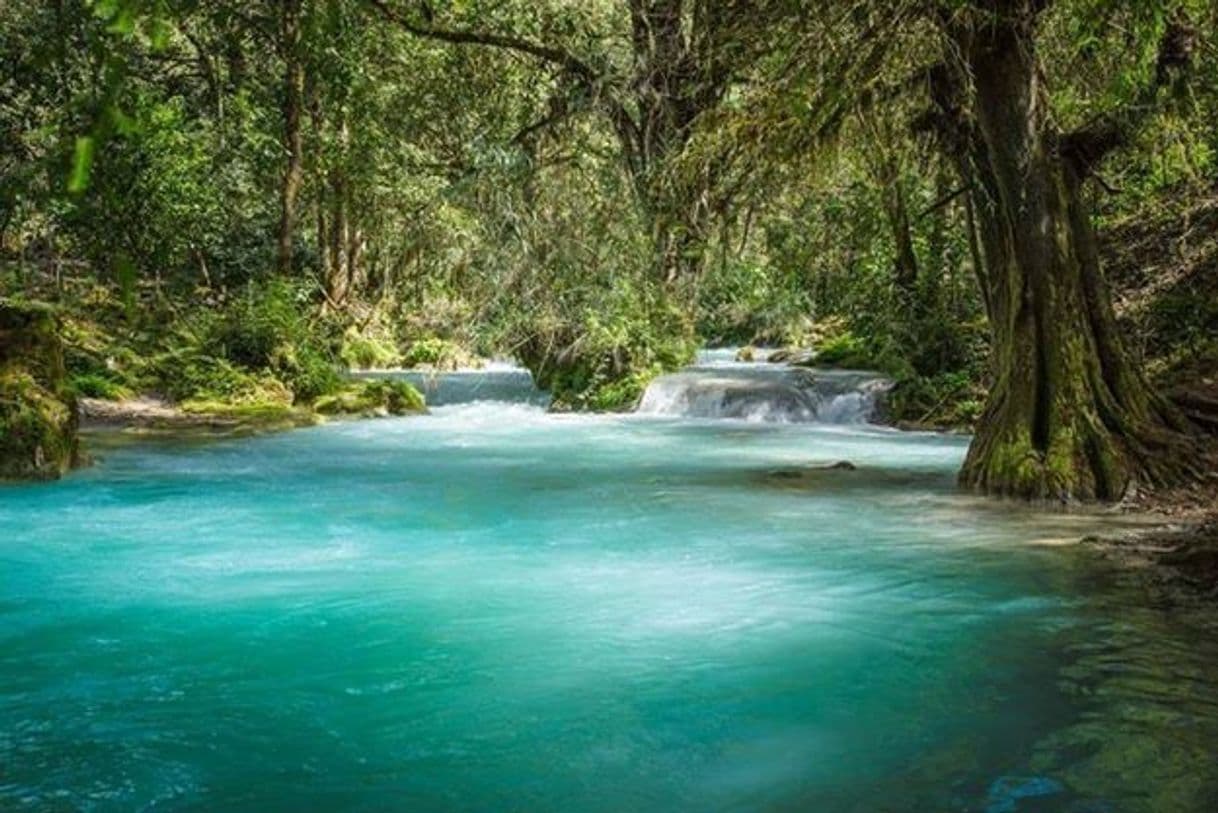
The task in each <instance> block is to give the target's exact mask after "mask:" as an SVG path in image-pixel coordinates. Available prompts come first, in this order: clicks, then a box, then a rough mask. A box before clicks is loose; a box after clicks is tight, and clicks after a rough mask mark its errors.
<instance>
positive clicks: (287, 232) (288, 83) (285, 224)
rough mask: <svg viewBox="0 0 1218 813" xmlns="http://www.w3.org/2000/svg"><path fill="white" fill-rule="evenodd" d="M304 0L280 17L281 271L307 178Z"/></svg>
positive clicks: (288, 2) (294, 0)
mask: <svg viewBox="0 0 1218 813" xmlns="http://www.w3.org/2000/svg"><path fill="white" fill-rule="evenodd" d="M301 16H302V14H301V0H283V8H282V15H281V17H280V37H281V39H280V47H281V48H282V49H283V60H284V87H283V144H284V149H285V151H286V152H287V165H286V166H285V167H284V171H283V181H282V183H281V184H280V188H279V233H278V241H277V243H278V245H277V252H276V255H277V258H276V267H277V268H278V270H279V273H280V274H285V275H286V274H288V273H290V272H291V270H292V254H293V246H292V236H293V233H294V232H295V230H296V199H297V198H298V197H299V195H300V187H301V183H302V181H303V180H304V143H303V136H302V132H301V113H302V108H303V107H304V92H305V69H304V62H303V60H302V58H301V52H300V39H301V25H302V20H301Z"/></svg>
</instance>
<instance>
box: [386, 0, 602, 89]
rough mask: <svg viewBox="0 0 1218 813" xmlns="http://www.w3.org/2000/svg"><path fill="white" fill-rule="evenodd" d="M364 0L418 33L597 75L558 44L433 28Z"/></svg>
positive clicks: (586, 75) (590, 77) (583, 76)
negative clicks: (498, 50) (485, 47)
mask: <svg viewBox="0 0 1218 813" xmlns="http://www.w3.org/2000/svg"><path fill="white" fill-rule="evenodd" d="M366 2H367V3H368V5H370V6H372V7H373V8H374V9H376V10H377V12H378V13H379V14H380V15H381V16H382V17H384V18H385V19H386V20H388V21H390V22H392V23H394V24H395V25H397V26H398V27H399V28H401V29H402V30H404V31H407V32H409V33H411V34H414V35H415V36H418V37H425V38H427V39H434V40H440V41H442V42H450V43H453V44H456V45H485V46H488V47H491V48H500V49H503V50H506V51H515V52H517V53H521V54H527V55H529V56H532V57H534V58H536V59H540V60H542V61H543V62H549V63H550V64H552V65H557V66H558V67H561V68H563V69H564V70H567V71H570V72H571V73H573V74H575V75H576V76H578V77H580V78H581V79H584V80H585V81H588V82H594V81H596V79H597V78H598V75H597V72H596V71H594V70H593V69H592V67H591V66H590V65H588V64H587V63H586V62H584V61H583V60H581V59H580V58H579V57H577V56H575V55H574V54H572V53H570V52H568V51H565V50H563V49H561V48H555V47H554V46H551V45H545V44H543V43H540V42H534V41H533V40H530V39H526V38H524V37H517V36H513V35H510V34H497V33H494V32H491V31H468V30H452V29H445V28H436V27H434V26H432V25H431V24H426V25H421V24H419V23H417V22H415V21H413V20H411V19H410V18H409V17H407V16H406V15H404V14H402V13H400V12H398V11H397V10H395V9H394V8H392V7H391V6H390V5H389V4H388V3H386V2H384V0H366Z"/></svg>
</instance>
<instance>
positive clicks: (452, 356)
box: [402, 336, 462, 368]
mask: <svg viewBox="0 0 1218 813" xmlns="http://www.w3.org/2000/svg"><path fill="white" fill-rule="evenodd" d="M461 355H462V354H461V350H460V348H459V347H457V345H456V344H454V343H453V342H450V341H448V340H447V339H441V338H438V337H435V336H432V337H429V338H425V339H416V340H415V341H413V342H411V343H410V346H409V347H407V348H406V352H405V353H404V354H403V356H402V366H403V367H420V366H426V367H436V368H452V367H455V366H457V364H458V362H459V359H460V357H461Z"/></svg>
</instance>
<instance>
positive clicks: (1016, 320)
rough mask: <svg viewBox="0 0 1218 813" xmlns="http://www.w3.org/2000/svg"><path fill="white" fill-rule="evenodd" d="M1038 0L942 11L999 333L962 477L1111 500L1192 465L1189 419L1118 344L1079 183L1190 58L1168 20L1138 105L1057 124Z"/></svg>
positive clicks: (951, 139) (957, 129) (943, 95)
mask: <svg viewBox="0 0 1218 813" xmlns="http://www.w3.org/2000/svg"><path fill="white" fill-rule="evenodd" d="M1051 5H1052V3H1051V2H1048V1H1047V0H979V2H974V3H972V4H971V5H970V6H969V7H968V8H957V7H956V6H955V5H954V4H953V6H952V8H950V9H947V8H945V9H944V10H942V11H941V12H940V14H939V15H938V17H937V22H938V25H939V26H940V30H941V32H942V34H943V36H944V38H945V39H946V41H947V43H948V44H949V47H948V48H947V49H946V52H947V59H946V61H945V63H944V64H943V65H942V67H941V69H938V70H936V71H934V72H933V75H932V83H931V87H932V94H933V96H934V100H935V103H936V112H935V115H936V116H937V126H938V128H939V130H940V132H941V133H942V134H943V136H944V138H945V143H946V145H947V148H948V151H949V153H950V154H951V155H953V156H956V158H957V159H958V161H959V163H960V170H961V173H962V174H963V175H964V176H965V177H967V178H970V179H971V180H972V183H973V185H974V186H973V193H972V194H973V202H974V205H975V213H976V217H977V220H978V224H979V232H980V237H981V246H982V251H983V254H984V279H983V285H984V288H985V299H986V302H987V303H988V307H989V315H990V321H991V329H992V335H993V355H992V376H993V382H992V388H991V392H990V396H989V401H988V403H987V405H986V408H985V412H984V415H983V417H982V419H981V421H980V423H979V426H978V430H977V434H976V437H975V439H974V441H973V444H972V446H971V448H970V449H969V454H968V457H967V460H966V462H965V464H964V469H963V471H962V472H961V475H960V478H961V482H962V484H964V485H965V486H967V487H969V488H972V489H975V490H978V491H981V492H985V493H989V494H1002V495H1013V496H1020V497H1029V498H1061V499H1084V500H1087V499H1101V500H1113V499H1119V498H1120V497H1121V496H1122V495H1123V494H1125V493H1126V491H1127V489H1128V488H1129V487H1130V486H1133V485H1145V486H1157V485H1164V484H1168V483H1172V482H1175V481H1177V480H1178V479H1180V478H1181V477H1182V476H1184V475H1185V474H1187V468H1188V466H1189V462H1188V461H1189V456H1188V455H1187V454H1186V453H1180V452H1181V449H1182V448H1184V449H1186V448H1187V447H1182V446H1181V444H1182V443H1184V442H1186V441H1185V440H1184V436H1183V435H1182V433H1184V432H1185V431H1186V430H1187V426H1186V424H1185V422H1184V421H1183V419H1182V418H1181V417H1180V416H1179V415H1178V414H1177V413H1176V412H1175V411H1174V410H1173V409H1172V408H1171V406H1169V404H1168V403H1167V402H1166V401H1165V400H1164V399H1163V398H1162V397H1160V396H1159V395H1157V394H1156V393H1155V392H1154V391H1152V389H1151V388H1150V387H1149V385H1148V384H1147V382H1146V379H1145V378H1144V376H1143V374H1142V372H1141V371H1140V370H1138V369H1136V368H1135V367H1134V366H1133V365H1132V364H1131V363H1130V360H1129V356H1128V355H1127V354H1126V352H1125V349H1124V348H1123V347H1122V341H1121V336H1120V334H1119V331H1118V329H1117V326H1116V320H1115V317H1114V315H1113V307H1112V301H1111V297H1110V295H1109V292H1108V288H1107V285H1106V282H1105V279H1104V275H1103V269H1102V268H1101V266H1100V260H1099V255H1098V253H1097V250H1096V240H1095V234H1094V228H1093V225H1092V222H1091V210H1090V208H1089V206H1088V203H1087V199H1086V196H1085V193H1084V186H1085V184H1086V183H1087V181H1088V179H1089V178H1091V177H1093V174H1094V172H1095V171H1096V169H1097V168H1098V166H1099V164H1100V162H1101V161H1102V160H1103V159H1104V158H1105V156H1107V155H1108V154H1109V153H1110V152H1112V151H1113V150H1115V149H1117V148H1118V147H1120V146H1121V145H1122V144H1124V143H1125V142H1126V141H1127V139H1128V138H1129V137H1130V134H1131V133H1132V132H1133V130H1134V128H1135V127H1136V125H1137V124H1138V122H1139V120H1140V118H1141V117H1142V116H1144V115H1146V113H1147V111H1149V110H1152V109H1154V106H1155V103H1156V99H1157V96H1158V93H1159V91H1160V89H1161V88H1162V87H1164V86H1165V85H1166V84H1168V83H1169V82H1170V81H1171V80H1172V77H1173V76H1174V74H1175V73H1176V72H1177V71H1178V70H1180V69H1181V68H1183V67H1185V66H1186V65H1187V64H1188V62H1189V60H1190V57H1191V51H1192V35H1191V33H1190V29H1189V28H1188V27H1187V25H1185V23H1184V22H1183V20H1182V19H1180V18H1174V19H1173V21H1172V22H1170V23H1169V24H1168V25H1167V26H1166V31H1165V33H1164V34H1163V37H1162V42H1161V44H1160V48H1159V59H1158V64H1157V66H1156V67H1155V70H1154V72H1153V74H1154V75H1153V76H1152V77H1151V78H1150V79H1149V81H1148V82H1147V84H1146V86H1145V87H1144V89H1143V90H1142V91H1141V93H1140V94H1138V97H1137V98H1136V99H1135V100H1133V102H1132V104H1130V105H1129V106H1127V107H1123V108H1121V109H1118V110H1114V111H1111V112H1109V113H1107V114H1105V115H1102V116H1100V117H1099V118H1097V119H1096V120H1094V121H1093V122H1092V123H1091V124H1090V125H1088V126H1085V127H1083V128H1081V129H1079V130H1076V131H1073V132H1063V131H1062V130H1061V129H1060V128H1059V126H1058V124H1057V123H1056V119H1055V117H1054V112H1053V109H1052V106H1051V103H1050V97H1049V90H1048V87H1047V85H1046V78H1045V77H1046V72H1045V70H1044V68H1043V66H1042V63H1041V49H1040V47H1039V46H1040V37H1041V25H1042V21H1043V18H1044V15H1045V13H1046V11H1047V9H1048V8H1049V7H1050V6H1051Z"/></svg>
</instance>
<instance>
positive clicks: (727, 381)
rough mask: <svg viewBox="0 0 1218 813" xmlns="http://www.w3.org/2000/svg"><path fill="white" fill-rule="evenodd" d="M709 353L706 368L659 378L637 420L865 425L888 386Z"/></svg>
mask: <svg viewBox="0 0 1218 813" xmlns="http://www.w3.org/2000/svg"><path fill="white" fill-rule="evenodd" d="M729 354H730V355H731V357H732V358H734V352H732V351H718V352H713V351H712V352H708V353H704V354H702V355H701V356H700V357H699V358H700V360H704V361H705V363H702V364H699V365H696V366H694V367H690V368H688V369H686V370H683V371H681V372H679V373H674V374H672V375H665V376H660V377H659V378H657V379H656V380H655V381H653V382H652V383H651V385H650V386H649V387H648V388H647V391H646V392H645V393H644V394H643V397H642V399H641V400H640V402H639V406H638V409H637V412H638V413H639V414H642V415H654V416H666V417H683V418H701V419H728V420H743V421H749V422H752V423H832V424H860V423H867V422H868V421H870V420H871V419H872V417H873V416H874V414H875V409H876V405H877V403H878V401H879V399H880V397H881V396H882V395H883V393H884V392H886V391H887V390H888V388H889V387H890V386H891V385H890V382H888V381H887V380H886V379H884V378H882V377H881V376H879V375H877V374H875V373H870V372H865V371H856V370H816V369H805V368H800V367H790V366H787V365H782V364H767V363H756V362H752V363H749V362H734V361H728V360H726V359H727V357H728V356H729Z"/></svg>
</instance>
